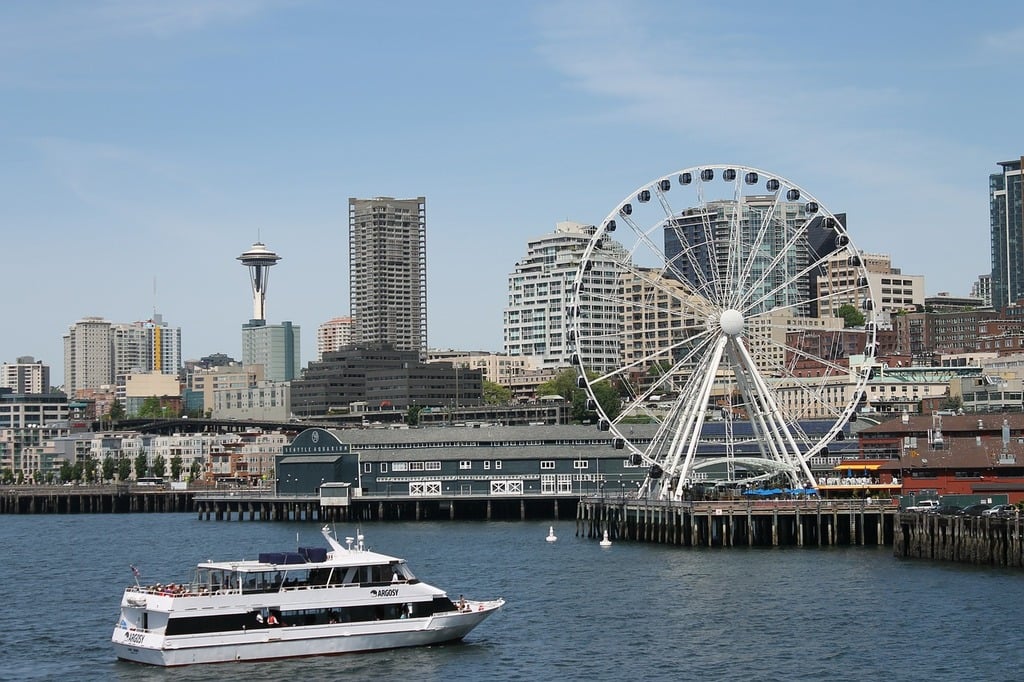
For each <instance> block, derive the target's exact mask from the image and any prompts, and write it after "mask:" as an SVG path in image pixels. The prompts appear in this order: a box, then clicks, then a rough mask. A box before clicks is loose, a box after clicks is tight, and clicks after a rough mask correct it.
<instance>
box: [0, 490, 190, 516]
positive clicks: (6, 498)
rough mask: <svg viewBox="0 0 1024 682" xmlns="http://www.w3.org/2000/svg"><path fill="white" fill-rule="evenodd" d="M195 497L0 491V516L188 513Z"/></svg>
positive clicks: (125, 492)
mask: <svg viewBox="0 0 1024 682" xmlns="http://www.w3.org/2000/svg"><path fill="white" fill-rule="evenodd" d="M193 497H194V493H193V492H191V491H180V490H140V489H137V488H131V487H128V486H96V487H86V488H76V487H68V488H65V487H63V486H60V487H20V486H12V487H10V488H5V489H3V490H0V514H123V513H174V512H188V511H191V510H192V508H193Z"/></svg>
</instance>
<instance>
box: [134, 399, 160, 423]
mask: <svg viewBox="0 0 1024 682" xmlns="http://www.w3.org/2000/svg"><path fill="white" fill-rule="evenodd" d="M136 416H137V417H139V418H140V419H159V418H160V417H162V416H164V409H163V406H162V405H161V404H160V398H157V397H156V396H155V395H152V396H150V397H148V398H146V399H145V400H143V401H142V407H140V408H139V413H138V414H137V415H136Z"/></svg>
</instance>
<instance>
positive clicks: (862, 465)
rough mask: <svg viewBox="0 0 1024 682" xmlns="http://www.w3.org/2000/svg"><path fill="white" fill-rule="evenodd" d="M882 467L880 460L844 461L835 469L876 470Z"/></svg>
mask: <svg viewBox="0 0 1024 682" xmlns="http://www.w3.org/2000/svg"><path fill="white" fill-rule="evenodd" d="M881 468H882V465H881V464H880V463H878V462H843V463H842V464H840V465H839V466H837V467H836V468H835V469H833V471H846V470H854V471H874V470H876V469H881Z"/></svg>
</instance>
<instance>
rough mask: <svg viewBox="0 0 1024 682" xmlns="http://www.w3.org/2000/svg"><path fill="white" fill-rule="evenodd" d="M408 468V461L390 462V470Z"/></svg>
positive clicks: (405, 469) (404, 469)
mask: <svg viewBox="0 0 1024 682" xmlns="http://www.w3.org/2000/svg"><path fill="white" fill-rule="evenodd" d="M408 468H409V463H408V462H392V463H391V471H408Z"/></svg>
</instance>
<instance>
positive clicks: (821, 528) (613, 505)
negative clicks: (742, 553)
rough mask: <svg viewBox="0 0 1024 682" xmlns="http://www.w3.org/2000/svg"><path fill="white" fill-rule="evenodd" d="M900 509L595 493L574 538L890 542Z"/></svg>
mask: <svg viewBox="0 0 1024 682" xmlns="http://www.w3.org/2000/svg"><path fill="white" fill-rule="evenodd" d="M897 511H898V508H897V506H896V504H895V503H894V502H892V501H890V500H866V499H817V498H811V499H779V500H727V501H681V502H662V501H656V500H629V499H618V500H616V499H611V500H609V499H606V498H590V499H584V500H582V501H581V502H580V505H579V506H578V508H577V518H576V535H577V536H585V537H588V538H603V537H604V534H605V532H607V533H608V539H610V540H613V541H614V540H629V541H633V542H654V543H659V544H667V545H678V546H683V547H780V546H794V547H805V546H819V547H821V546H834V545H889V544H891V543H892V540H893V536H894V532H895V528H896V518H897Z"/></svg>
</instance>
